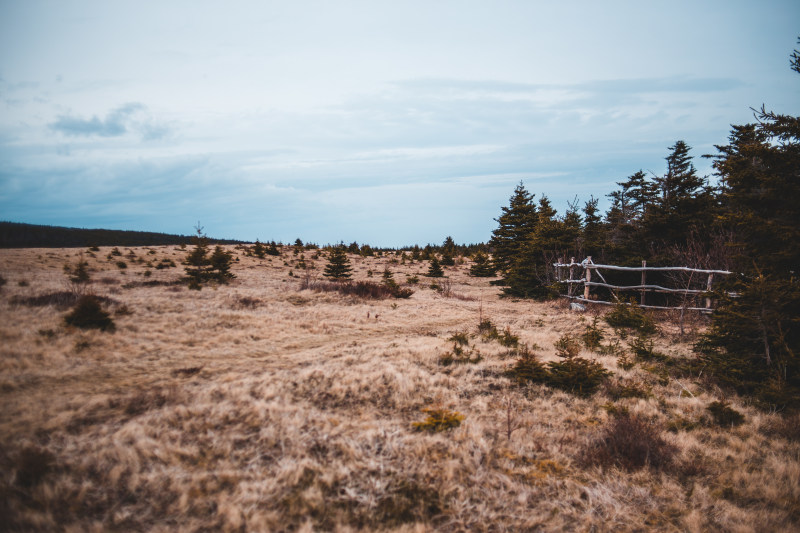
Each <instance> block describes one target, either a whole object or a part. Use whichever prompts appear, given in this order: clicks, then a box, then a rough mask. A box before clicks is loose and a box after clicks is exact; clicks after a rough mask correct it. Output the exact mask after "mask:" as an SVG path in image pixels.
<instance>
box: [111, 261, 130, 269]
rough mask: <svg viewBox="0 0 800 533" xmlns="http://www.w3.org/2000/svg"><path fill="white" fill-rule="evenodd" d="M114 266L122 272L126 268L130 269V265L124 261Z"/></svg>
mask: <svg viewBox="0 0 800 533" xmlns="http://www.w3.org/2000/svg"><path fill="white" fill-rule="evenodd" d="M114 264H115V265H117V268H118V269H120V270H122V269H124V268H128V263H126V262H125V261H122V260H119V261H117V262H116V263H114Z"/></svg>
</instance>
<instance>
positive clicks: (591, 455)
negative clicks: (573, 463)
mask: <svg viewBox="0 0 800 533" xmlns="http://www.w3.org/2000/svg"><path fill="white" fill-rule="evenodd" d="M677 452H678V449H677V447H676V446H674V445H672V444H669V443H668V442H666V441H665V440H664V438H663V437H662V436H661V430H660V429H659V428H658V427H657V426H656V425H655V424H653V423H652V422H649V421H647V420H646V419H644V418H642V417H639V416H637V415H630V414H622V415H621V416H618V417H616V418H614V419H613V420H612V421H611V423H610V424H609V425H608V426H607V427H606V429H605V430H604V431H603V433H602V435H601V436H600V437H599V438H598V439H597V440H595V441H594V442H592V443H590V444H589V446H588V447H587V448H586V449H585V450H584V451H583V454H582V456H581V457H580V462H581V463H583V464H584V465H585V466H617V467H620V468H624V469H625V470H640V469H642V468H652V469H655V470H659V469H664V468H666V467H669V466H671V465H672V464H673V459H674V457H675V454H676V453H677Z"/></svg>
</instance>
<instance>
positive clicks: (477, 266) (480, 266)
mask: <svg viewBox="0 0 800 533" xmlns="http://www.w3.org/2000/svg"><path fill="white" fill-rule="evenodd" d="M472 261H473V263H472V266H471V267H470V268H469V275H470V276H475V277H476V278H491V277H494V276H495V274H496V271H495V268H494V265H492V261H491V260H490V259H489V256H487V255H486V254H485V253H483V252H478V253H476V254H475V256H474V257H473V258H472Z"/></svg>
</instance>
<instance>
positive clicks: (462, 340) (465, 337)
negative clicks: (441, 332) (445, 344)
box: [447, 331, 469, 346]
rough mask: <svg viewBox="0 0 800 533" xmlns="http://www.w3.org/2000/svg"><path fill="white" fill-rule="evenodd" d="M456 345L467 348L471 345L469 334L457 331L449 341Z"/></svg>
mask: <svg viewBox="0 0 800 533" xmlns="http://www.w3.org/2000/svg"><path fill="white" fill-rule="evenodd" d="M447 340H449V341H452V342H453V343H454V344H459V345H461V346H467V345H468V344H469V334H467V332H466V331H457V332H455V333H453V334H452V335H451V336H450V338H449V339H447Z"/></svg>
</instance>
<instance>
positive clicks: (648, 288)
mask: <svg viewBox="0 0 800 533" xmlns="http://www.w3.org/2000/svg"><path fill="white" fill-rule="evenodd" d="M553 267H555V269H556V281H557V282H558V283H565V284H567V294H565V295H563V296H565V297H566V298H570V299H573V300H577V301H584V302H592V303H599V304H604V305H614V304H615V303H622V302H620V300H619V297H618V296H617V294H616V292H615V291H638V292H639V293H640V298H639V307H644V308H647V309H683V310H691V311H705V312H709V311H711V303H712V302H711V296H710V294H709V293H710V292H711V286H712V284H713V281H714V275H715V274H716V275H720V276H727V275H729V274H731V272H728V271H727V270H709V269H702V268H690V267H649V266H647V262H646V261H642V266H641V267H624V266H617V265H597V264H595V263H594V262H592V258H591V256H589V257H587V258H586V259H584V260H583V261H581V262H580V263H576V262H575V258H574V257H573V258H571V259H570V262H569V263H562V262H558V263H553ZM578 268H580V269H581V271H582V272H581V276H580V277H576V276H575V273H576V271H577V269H578ZM601 270H613V271H623V272H641V273H642V276H641V282H640V283H639V284H638V285H618V284H613V283H608V282H607V281H606V279H605V277H603V274H602V272H601ZM565 272H568V273H569V277H568V278H567V279H564V274H565ZM593 272H594V273H595V274H597V276H598V277H599V278H600V279H601V280H602V282H598V281H592V273H593ZM647 272H662V273H664V272H679V273H680V272H683V273H689V274H690V278H689V280H688V281H687V282H686V287H685V288H672V287H664V286H662V285H656V284H652V283H650V284H648V283H647ZM694 274H706V275H707V276H708V277H707V278H706V283H705V289H691V288H689V284H690V283H691V281H692V280H691V277H692V276H694ZM577 285H582V286H583V296H582V297H581V296H576V295H574V294H573V292H574V287H575V286H577ZM592 287H603V288H607V289H611V295H612V296H613V297H614V299H615V300H616V302H610V301H605V300H595V299H592V298H591V289H592ZM648 292H657V293H664V294H683V295H684V296H695V297H696V296H701V295H704V294H705V295H707V296H706V298H705V307H689V306H687V305H685V304H684V305H681V306H659V305H646V294H647V293H648ZM684 302H686V300H685V299H684Z"/></svg>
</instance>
